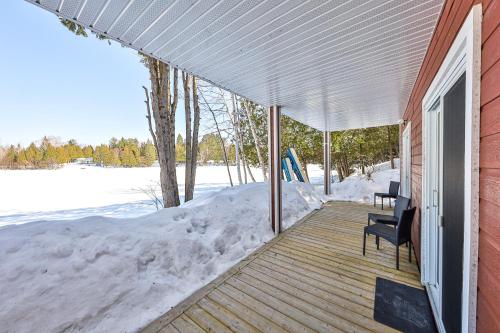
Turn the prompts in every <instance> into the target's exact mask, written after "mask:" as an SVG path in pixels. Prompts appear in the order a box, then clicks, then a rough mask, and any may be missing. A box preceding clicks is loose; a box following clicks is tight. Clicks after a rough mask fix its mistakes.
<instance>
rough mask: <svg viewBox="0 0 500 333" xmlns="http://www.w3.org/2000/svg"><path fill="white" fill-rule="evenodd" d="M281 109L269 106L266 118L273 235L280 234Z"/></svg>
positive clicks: (270, 211) (270, 215)
mask: <svg viewBox="0 0 500 333" xmlns="http://www.w3.org/2000/svg"><path fill="white" fill-rule="evenodd" d="M280 118H281V108H280V107H279V106H271V107H270V108H269V117H268V129H269V130H268V140H269V141H268V144H269V185H270V207H269V219H270V222H271V226H272V228H273V231H274V233H275V234H276V235H277V234H279V233H280V232H281V178H282V171H281V133H280V132H281V129H280Z"/></svg>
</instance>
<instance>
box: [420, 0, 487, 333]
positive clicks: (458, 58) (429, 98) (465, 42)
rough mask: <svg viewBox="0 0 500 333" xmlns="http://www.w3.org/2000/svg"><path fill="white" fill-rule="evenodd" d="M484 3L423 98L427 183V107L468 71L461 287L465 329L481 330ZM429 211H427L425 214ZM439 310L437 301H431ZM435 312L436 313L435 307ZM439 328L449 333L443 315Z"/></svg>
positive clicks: (424, 256)
mask: <svg viewBox="0 0 500 333" xmlns="http://www.w3.org/2000/svg"><path fill="white" fill-rule="evenodd" d="M481 20H482V8H481V4H478V5H475V6H474V7H472V10H471V12H470V13H469V15H468V16H467V19H466V20H465V22H464V24H463V26H462V28H461V29H460V31H459V33H458V35H457V37H456V38H455V41H454V42H453V45H452V46H451V48H450V49H449V51H448V54H447V55H446V58H445V59H444V61H443V64H442V65H441V67H440V69H439V71H438V73H437V75H436V76H435V78H434V80H433V81H432V83H431V85H430V87H429V89H428V90H427V93H426V94H425V96H424V98H423V100H422V184H425V181H426V173H427V170H425V156H426V143H427V140H428V138H427V136H426V134H425V133H426V132H425V129H426V116H425V115H426V110H429V108H430V107H431V106H432V104H433V103H434V102H435V101H436V100H437V99H438V98H439V97H440V96H442V95H444V94H445V92H446V91H447V90H448V89H450V88H451V87H452V85H453V84H454V83H455V81H456V80H457V79H458V78H459V77H460V76H461V75H462V74H463V73H464V72H465V73H466V96H465V107H466V110H465V156H464V159H465V161H464V162H465V163H464V184H465V188H464V253H463V267H464V271H463V286H462V332H475V331H476V301H477V299H476V298H477V260H478V234H479V130H480V122H479V116H480V86H481V76H480V75H481ZM424 188H425V186H422V203H423V202H425V200H426V193H425V191H424ZM424 211H425V209H423V210H422V212H423V214H424ZM428 232H429V226H428V225H427V224H426V221H425V219H424V215H423V218H422V249H421V258H422V283H424V284H426V283H427V281H429V280H428V274H429V272H428V269H427V267H426V265H428V259H429V258H428V255H429V254H428V246H429V245H428V244H427V242H426V239H427V237H428ZM431 305H432V307H433V309H434V310H435V306H436V305H435V304H433V302H432V301H431ZM435 312H436V311H435ZM436 319H437V322H438V326H439V327H438V328H439V330H440V331H441V332H444V328H443V327H442V325H441V324H442V323H441V320H440V318H436Z"/></svg>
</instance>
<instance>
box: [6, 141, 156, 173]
mask: <svg viewBox="0 0 500 333" xmlns="http://www.w3.org/2000/svg"><path fill="white" fill-rule="evenodd" d="M80 158H85V159H89V161H91V162H92V163H95V164H97V165H100V166H112V167H147V166H151V165H153V163H154V162H155V160H156V150H155V147H154V145H153V143H152V142H151V141H150V140H148V141H146V142H139V140H137V139H134V138H129V139H125V138H121V139H119V140H118V139H116V138H111V140H109V143H108V144H101V145H97V146H92V145H83V146H82V145H79V144H78V143H77V142H76V140H69V141H68V142H66V143H61V142H59V140H57V139H55V138H53V137H47V136H45V137H43V138H42V139H41V140H40V141H39V143H36V142H32V143H30V144H29V145H28V146H27V147H21V145H17V146H14V145H10V146H8V147H0V168H3V169H48V168H57V167H59V166H61V165H62V164H65V163H70V162H75V161H76V160H77V159H80Z"/></svg>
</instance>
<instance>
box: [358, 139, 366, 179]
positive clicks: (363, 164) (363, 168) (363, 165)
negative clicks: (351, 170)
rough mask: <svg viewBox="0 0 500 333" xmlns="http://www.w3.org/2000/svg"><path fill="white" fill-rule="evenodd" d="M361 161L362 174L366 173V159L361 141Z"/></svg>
mask: <svg viewBox="0 0 500 333" xmlns="http://www.w3.org/2000/svg"><path fill="white" fill-rule="evenodd" d="M359 162H360V164H361V174H362V175H364V174H365V159H364V156H363V145H362V144H361V143H360V144H359Z"/></svg>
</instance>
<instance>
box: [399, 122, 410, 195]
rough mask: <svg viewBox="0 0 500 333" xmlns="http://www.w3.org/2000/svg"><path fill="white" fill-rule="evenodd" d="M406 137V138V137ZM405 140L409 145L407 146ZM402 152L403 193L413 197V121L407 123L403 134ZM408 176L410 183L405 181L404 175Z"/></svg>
mask: <svg viewBox="0 0 500 333" xmlns="http://www.w3.org/2000/svg"><path fill="white" fill-rule="evenodd" d="M405 138H406V139H405ZM405 140H408V141H407V144H408V146H407V147H406V146H405ZM401 152H402V156H403V158H402V159H401V160H400V170H401V180H400V181H401V195H402V196H406V197H408V198H411V197H412V195H411V157H412V156H411V121H408V123H407V124H406V126H405V128H404V130H403V133H402V134H401ZM405 176H407V177H408V184H406V183H405V179H404V177H405Z"/></svg>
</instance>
